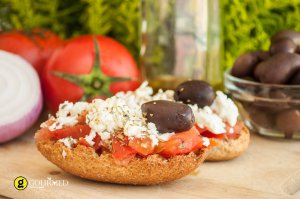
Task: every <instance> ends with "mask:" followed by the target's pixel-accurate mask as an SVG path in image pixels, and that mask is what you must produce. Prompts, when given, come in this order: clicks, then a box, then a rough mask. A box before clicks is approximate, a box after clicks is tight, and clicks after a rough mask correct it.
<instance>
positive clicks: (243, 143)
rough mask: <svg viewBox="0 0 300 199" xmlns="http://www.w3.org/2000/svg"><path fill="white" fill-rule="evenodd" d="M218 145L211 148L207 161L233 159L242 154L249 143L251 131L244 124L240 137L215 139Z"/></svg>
mask: <svg viewBox="0 0 300 199" xmlns="http://www.w3.org/2000/svg"><path fill="white" fill-rule="evenodd" d="M213 140H214V141H215V142H216V143H217V146H214V147H212V148H210V149H209V151H208V155H207V158H206V159H205V160H206V161H223V160H231V159H233V158H236V157H238V156H240V155H241V154H242V153H243V152H244V151H245V150H246V149H247V148H248V145H249V141H250V133H249V130H248V129H247V128H246V127H245V126H244V127H243V129H242V131H241V135H240V137H239V138H238V139H223V140H220V139H213Z"/></svg>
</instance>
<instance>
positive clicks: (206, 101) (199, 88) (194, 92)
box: [174, 80, 215, 108]
mask: <svg viewBox="0 0 300 199" xmlns="http://www.w3.org/2000/svg"><path fill="white" fill-rule="evenodd" d="M214 98H215V93H214V89H213V87H212V86H211V85H210V84H208V83H207V82H205V81H200V80H191V81H186V82H183V83H182V84H180V85H179V86H178V87H177V88H176V89H175V93H174V99H175V100H176V101H182V102H183V103H185V104H197V105H198V107H199V108H202V107H204V106H209V105H211V104H212V102H213V100H214Z"/></svg>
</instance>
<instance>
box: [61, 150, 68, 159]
mask: <svg viewBox="0 0 300 199" xmlns="http://www.w3.org/2000/svg"><path fill="white" fill-rule="evenodd" d="M61 155H62V157H63V158H64V159H65V158H66V157H67V153H66V151H65V150H64V149H63V151H62V153H61Z"/></svg>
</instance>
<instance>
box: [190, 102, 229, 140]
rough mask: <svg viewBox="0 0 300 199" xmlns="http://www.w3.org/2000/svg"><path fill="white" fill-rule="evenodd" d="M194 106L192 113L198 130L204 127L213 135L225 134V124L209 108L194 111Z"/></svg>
mask: <svg viewBox="0 0 300 199" xmlns="http://www.w3.org/2000/svg"><path fill="white" fill-rule="evenodd" d="M194 107H195V105H194V106H192V109H193V111H194V115H195V120H196V122H197V124H198V125H199V127H200V128H204V127H206V128H207V129H208V130H209V131H211V132H212V133H214V134H222V133H225V132H226V130H225V124H224V123H223V121H222V119H221V118H220V117H219V116H218V115H217V114H215V113H214V112H213V111H212V110H211V108H210V107H209V106H205V107H203V108H202V109H200V108H199V109H198V110H196V109H195V108H194Z"/></svg>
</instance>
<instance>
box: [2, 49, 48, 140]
mask: <svg viewBox="0 0 300 199" xmlns="http://www.w3.org/2000/svg"><path fill="white" fill-rule="evenodd" d="M6 59H7V60H6ZM1 62H2V63H1ZM2 64H3V65H2ZM7 66H11V68H12V69H13V70H11V71H14V72H11V71H10V70H8V71H9V72H10V73H8V74H10V75H7V76H5V74H6V73H5V71H7V69H8V68H5V67H7ZM1 67H4V68H1ZM18 67H20V70H18ZM1 69H2V72H3V71H4V73H1ZM20 74H21V76H23V79H22V78H21V79H20ZM1 75H2V76H1ZM12 75H16V77H15V78H14V77H13V76H12ZM1 78H2V80H3V79H4V83H6V84H4V87H3V86H2V89H3V88H4V90H3V92H4V93H5V91H14V93H15V94H11V95H8V96H10V98H8V96H7V95H4V94H3V95H1V93H0V97H4V98H0V101H2V103H1V106H3V108H4V110H5V105H7V106H8V107H10V108H8V109H6V110H8V111H4V112H2V119H4V120H2V121H1V118H0V143H4V142H7V141H10V140H12V139H14V138H16V137H18V136H20V135H22V134H23V133H25V132H26V131H27V130H28V129H29V128H30V127H31V126H32V125H33V124H34V123H35V122H36V121H37V119H38V118H39V115H40V113H41V111H42V108H43V96H42V91H41V85H40V81H39V78H38V74H37V72H36V71H35V70H34V68H33V67H32V66H31V65H30V64H29V63H28V62H27V61H26V60H24V59H23V58H21V57H19V56H17V55H14V54H12V53H9V52H5V51H1V50H0V80H1ZM28 78H29V79H28ZM18 79H20V80H19V82H18V81H17V80H18ZM12 81H15V82H14V83H16V82H17V84H18V85H25V86H24V87H18V88H19V89H22V88H25V89H24V90H16V91H15V90H10V89H11V88H12V87H11V86H9V85H12V83H11V82H12ZM27 82H28V84H27ZM18 91H19V92H18ZM10 93H11V92H10ZM19 93H23V94H21V95H18V94H19ZM24 93H25V94H24ZM12 95H15V96H12ZM12 97H15V99H18V101H17V103H15V104H13V103H10V99H11V100H13V99H12ZM1 99H2V100H1ZM26 100H27V101H26ZM23 107H27V108H25V109H24V108H23ZM22 108H23V111H22ZM18 109H20V111H18ZM2 110H3V109H2ZM0 113H1V109H0ZM18 113H20V114H18ZM10 114H12V115H10ZM0 115H1V114H0ZM6 116H7V117H8V118H9V117H10V119H8V120H7V121H5V118H6Z"/></svg>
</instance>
